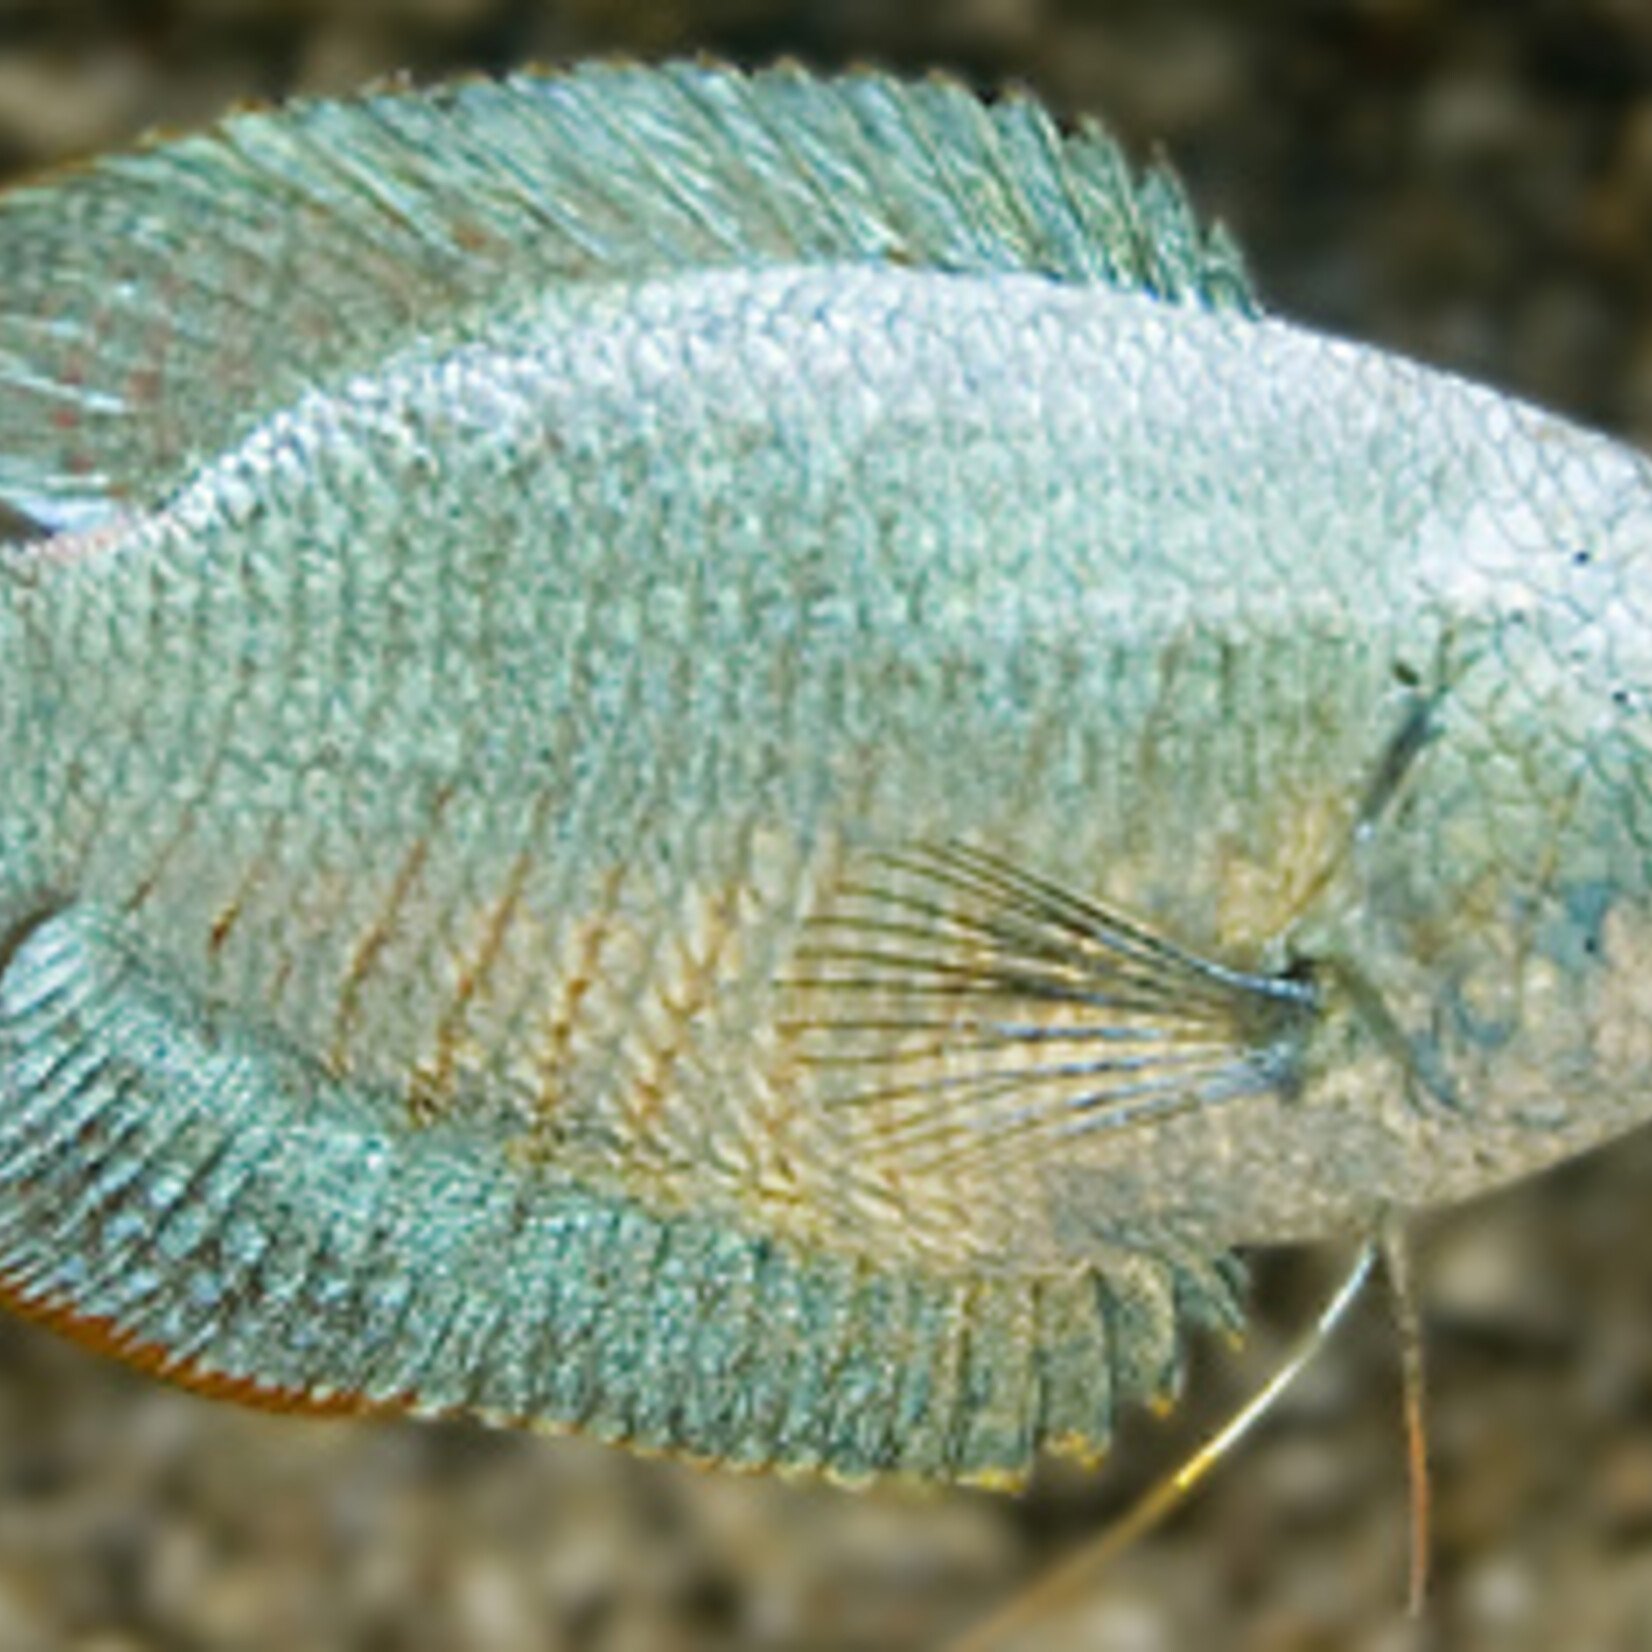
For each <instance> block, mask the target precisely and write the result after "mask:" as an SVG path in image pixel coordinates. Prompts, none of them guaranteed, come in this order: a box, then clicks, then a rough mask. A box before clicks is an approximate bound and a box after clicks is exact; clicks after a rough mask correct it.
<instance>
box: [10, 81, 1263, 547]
mask: <svg viewBox="0 0 1652 1652" xmlns="http://www.w3.org/2000/svg"><path fill="white" fill-rule="evenodd" d="M799 260H806V261H810V262H830V261H855V262H867V261H882V262H888V261H895V260H898V261H900V262H902V263H905V264H910V265H916V266H919V267H928V268H936V269H945V270H949V271H954V272H959V273H987V272H994V271H1007V270H1019V271H1025V272H1029V273H1036V274H1041V275H1044V276H1047V277H1049V278H1051V279H1055V280H1063V281H1078V282H1087V281H1098V280H1103V281H1107V282H1109V283H1111V284H1113V285H1116V286H1120V287H1127V288H1132V289H1138V290H1141V291H1145V292H1151V293H1153V294H1155V295H1157V296H1159V297H1161V298H1164V299H1166V300H1170V301H1174V302H1185V303H1197V304H1203V305H1208V306H1211V307H1219V308H1227V309H1237V310H1240V311H1245V312H1254V311H1255V309H1256V301H1255V298H1254V295H1253V294H1252V293H1251V291H1250V289H1249V287H1248V285H1247V284H1246V282H1245V278H1244V275H1243V271H1242V268H1241V267H1240V266H1239V264H1238V262H1237V259H1236V255H1235V254H1234V253H1233V251H1232V248H1231V246H1230V245H1229V244H1228V243H1227V242H1226V241H1225V240H1223V239H1221V238H1220V237H1218V236H1216V235H1215V234H1214V233H1212V232H1208V231H1206V230H1205V229H1204V228H1202V227H1201V226H1200V225H1199V224H1198V223H1197V222H1196V221H1195V220H1194V218H1193V216H1192V214H1191V212H1190V211H1189V210H1188V208H1187V205H1186V201H1185V198H1184V197H1183V196H1182V195H1181V192H1180V190H1179V189H1178V188H1177V187H1176V186H1175V185H1174V184H1173V183H1172V182H1170V181H1169V180H1168V177H1167V175H1165V174H1164V173H1163V171H1162V169H1154V170H1152V171H1150V172H1148V173H1147V174H1146V175H1145V176H1143V177H1142V178H1141V179H1139V180H1138V179H1137V178H1136V176H1135V175H1134V174H1133V173H1132V172H1131V170H1130V168H1129V167H1128V166H1127V165H1126V164H1125V162H1124V160H1123V158H1122V157H1121V156H1120V154H1119V152H1118V151H1117V149H1116V148H1115V147H1114V145H1113V144H1112V142H1111V141H1110V140H1109V139H1108V138H1106V137H1105V135H1103V134H1101V133H1100V131H1099V130H1098V129H1097V128H1094V127H1093V126H1090V127H1085V128H1084V129H1083V130H1082V131H1081V132H1080V133H1079V134H1077V135H1075V136H1073V137H1062V136H1061V135H1059V134H1058V133H1057V132H1056V131H1055V128H1054V126H1053V124H1052V123H1051V122H1050V120H1049V118H1048V116H1047V115H1045V114H1044V112H1043V111H1042V110H1040V109H1038V108H1037V106H1036V105H1034V104H1032V103H1031V102H1030V101H1029V100H1027V99H1025V98H1024V97H1019V96H1010V97H1006V98H1004V99H1002V100H1000V101H998V102H996V103H988V102H983V101H982V100H981V99H979V98H977V97H976V96H975V95H974V94H973V93H971V92H969V91H968V90H966V89H965V88H963V87H962V86H958V85H955V84H952V83H950V82H946V81H941V80H931V81H926V82H919V83H907V82H903V81H899V80H895V79H893V78H890V77H888V76H885V75H880V74H874V73H869V72H862V73H856V74H849V75H845V76H842V77H839V78H835V79H817V78H814V77H812V76H809V75H806V74H804V73H802V72H801V71H797V70H794V69H784V68H782V69H773V70H768V71H763V72H759V73H756V74H750V75H748V74H742V73H740V72H738V71H735V70H731V69H726V68H720V67H713V66H709V65H705V64H690V63H676V64H671V65H667V66H665V67H663V68H658V69H646V68H640V67H631V66H614V65H606V66H605V65H591V66H587V67H583V68H579V69H575V70H572V71H570V72H567V73H564V74H525V75H518V76H515V77H513V78H511V79H508V80H503V81H498V82H472V83H462V84H457V85H453V86H449V87H446V88H440V89H436V90H433V91H427V92H414V91H411V90H408V89H406V88H401V89H397V90H390V91H379V92H376V93H369V94H366V95H364V96H362V97H360V98H357V99H353V100H346V101H342V102H297V103H294V104H292V105H290V106H288V107H287V108H286V109H284V110H280V111H274V112H245V113H241V114H236V115H232V116H230V117H228V118H227V119H226V120H224V121H222V122H221V123H220V124H219V125H218V126H216V127H215V128H212V129H210V130H209V131H207V132H205V133H201V134H197V135H195V136H192V137H186V138H181V139H174V140H169V141H164V142H157V143H154V144H152V145H151V146H150V147H149V148H147V149H143V150H140V151H138V152H137V153H134V154H128V155H122V156H116V157H113V158H111V159H107V160H103V161H98V162H95V163H93V164H91V165H89V166H87V167H84V168H81V169H79V170H76V171H72V172H66V173H64V174H62V175H60V176H59V177H57V178H55V179H50V178H49V179H47V180H45V181H43V182H41V183H38V184H34V185H29V186H24V187H22V188H18V189H15V190H13V191H11V192H10V193H9V194H7V195H6V196H4V197H3V198H0V500H4V501H5V502H6V504H7V505H8V506H9V507H10V508H12V509H13V510H15V511H16V512H18V513H19V514H21V515H23V516H25V517H29V518H32V519H35V520H38V521H39V522H40V523H41V524H43V525H44V526H45V527H46V528H49V529H51V530H54V531H62V530H64V529H67V528H71V527H86V526H95V525H97V523H99V522H100V521H103V520H106V519H108V518H109V517H111V516H113V515H115V514H118V512H119V511H120V509H122V508H123V507H136V508H147V507H151V506H153V505H155V504H157V503H159V502H160V501H161V500H162V499H164V498H165V497H166V495H167V494H168V493H169V492H170V491H171V490H172V489H174V488H175V487H177V486H178V485H179V484H180V483H181V482H182V481H183V480H184V479H186V478H187V476H188V475H189V474H190V472H191V469H192V467H193V466H195V465H197V464H198V463H199V462H200V460H201V458H202V457H203V455H206V454H210V453H213V452H217V451H220V450H221V448H222V447H223V445H224V443H225V442H226V441H229V440H233V439H235V438H236V437H238V436H243V435H245V434H246V433H247V432H248V431H249V430H250V429H252V428H253V427H254V426H255V424H256V423H257V422H258V421H259V420H261V419H262V418H265V417H267V416H268V415H269V414H270V413H271V412H273V411H274V410H275V409H277V408H279V407H282V406H285V405H287V404H288V403H290V402H291V400H292V399H293V398H294V397H295V396H296V395H297V394H299V393H301V392H302V391H303V390H305V389H308V388H312V387H316V386H324V385H327V384H331V383H336V382H340V381H342V380H343V379H344V378H346V377H348V376H349V375H350V374H351V373H353V372H359V371H363V370H365V369H368V368H370V367H372V366H374V365H376V364H377V363H378V362H380V361H382V360H383V359H385V358H386V357H387V356H389V355H392V354H395V353H398V352H400V351H402V350H405V349H409V348H439V347H440V346H441V344H442V342H443V341H444V340H453V339H457V338H462V337H464V336H466V335H467V332H468V331H471V330H474V329H475V328H476V327H477V326H478V325H480V324H481V323H482V322H483V321H485V320H486V318H488V317H489V316H491V315H493V314H496V313H498V312H499V310H500V309H501V308H502V307H505V306H509V305H510V304H512V303H518V302H521V301H524V300H525V299H528V298H530V297H531V296H532V295H533V294H534V293H536V292H539V291H542V290H544V288H545V287H546V286H548V285H550V284H554V283H557V282H566V281H591V280H637V279H643V278H646V277H648V276H650V275H658V274H664V273H668V272H671V271H674V270H679V269H684V268H688V267H701V268H704V267H711V266H719V265H758V264H765V263H768V264H773V263H780V262H796V261H799Z"/></svg>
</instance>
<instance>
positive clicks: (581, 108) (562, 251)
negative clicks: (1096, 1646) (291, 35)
mask: <svg viewBox="0 0 1652 1652" xmlns="http://www.w3.org/2000/svg"><path fill="white" fill-rule="evenodd" d="M0 507H3V508H4V510H5V511H6V513H7V517H8V519H9V521H10V522H11V523H12V524H13V530H12V531H11V532H10V533H9V534H8V537H7V538H6V540H5V542H4V544H3V545H0V1298H3V1299H4V1301H5V1302H6V1303H7V1304H8V1305H9V1306H11V1307H12V1308H13V1309H15V1310H16V1311H18V1312H20V1313H22V1314H24V1315H27V1316H32V1317H34V1318H37V1319H42V1320H44V1321H46V1322H47V1323H50V1324H52V1325H54V1326H56V1327H58V1328H59V1329H61V1330H63V1331H64V1332H65V1333H66V1334H68V1335H70V1336H73V1337H76V1338H79V1339H80V1340H82V1341H84V1342H88V1343H90V1344H92V1345H94V1346H96V1347H99V1348H102V1349H104V1350H106V1351H108V1352H111V1353H113V1354H116V1355H118V1356H121V1357H123V1358H125V1359H128V1360H130V1361H132V1362H135V1363H137V1364H138V1365H140V1366H142V1367H144V1368H146V1369H148V1370H151V1371H153V1372H154V1373H155V1374H157V1375H158V1376H161V1377H164V1378H167V1379H170V1380H172V1381H175V1382H179V1383H183V1384H185V1385H187V1386H191V1387H194V1388H197V1389H200V1390H202V1391H205V1392H209V1393H215V1394H220V1395H223V1396H226V1397H230V1398H235V1399H239V1400H242V1401H244V1402H247V1403H251V1404H259V1405H266V1406H271V1407H275V1408H281V1409H289V1410H295V1411H314V1412H329V1411H336V1412H361V1411H390V1412H402V1413H412V1414H419V1415H463V1416H469V1417H474V1418H478V1419H481V1420H484V1421H488V1422H493V1423H499V1424H508V1425H516V1426H523V1427H529V1428H534V1429H541V1430H549V1431H563V1430H578V1431H581V1432H584V1433H588V1434H591V1435H594V1436H596V1437H598V1438H601V1439H604V1440H609V1441H614V1442H620V1443H624V1444H626V1445H628V1446H630V1447H632V1448H633V1449H636V1450H638V1451H643V1452H665V1453H671V1454H675V1455H678V1456H682V1457H686V1458H689V1459H691V1460H694V1461H698V1462H701V1463H707V1464H713V1463H714V1464H721V1465H726V1466H729V1467H733V1468H744V1469H775V1470H779V1471H782V1472H788V1473H790V1472H816V1473H822V1474H825V1475H828V1476H830V1477H832V1478H835V1479H838V1480H840V1481H844V1482H847V1483H851V1484H860V1483H864V1482H867V1481H871V1480H884V1479H887V1480H897V1481H906V1480H914V1481H946V1482H961V1483H969V1484H975V1485H981V1486H986V1487H991V1488H1012V1487H1015V1486H1019V1485H1020V1484H1022V1483H1023V1482H1024V1481H1025V1479H1026V1477H1027V1475H1028V1474H1029V1473H1030V1472H1031V1470H1032V1469H1033V1467H1034V1465H1035V1464H1036V1463H1037V1462H1038V1461H1039V1460H1040V1458H1042V1457H1044V1456H1047V1455H1065V1456H1068V1457H1072V1458H1075V1459H1078V1460H1080V1461H1083V1462H1093V1461H1095V1460H1096V1459H1098V1458H1100V1457H1101V1456H1102V1455H1103V1454H1104V1453H1105V1452H1106V1450H1107V1449H1108V1447H1109V1445H1110V1443H1111V1442H1112V1440H1113V1438H1114V1434H1115V1430H1116V1426H1117V1419H1118V1417H1119V1416H1120V1414H1121V1412H1123V1411H1124V1410H1126V1409H1127V1408H1129V1407H1131V1406H1138V1405H1160V1406H1162V1405H1168V1404H1170V1403H1171V1402H1173V1400H1174V1399H1175V1397H1176V1395H1177V1394H1178V1392H1179V1390H1180V1387H1181V1384H1182V1381H1183V1375H1184V1369H1185V1364H1186V1359H1187V1351H1188V1348H1189V1346H1190V1342H1191V1340H1192V1339H1193V1338H1194V1337H1196V1336H1198V1335H1200V1334H1204V1333H1209V1332H1212V1331H1214V1332H1218V1333H1220V1332H1228V1333H1237V1332H1238V1331H1239V1330H1240V1329H1241V1328H1242V1327H1243V1324H1244V1321H1245V1314H1246V1308H1245V1285H1246V1263H1245V1260H1244V1258H1245V1256H1246V1254H1248V1252H1249V1251H1250V1250H1251V1249H1252V1248H1253V1247H1259V1246H1268V1245H1273V1244H1280V1243H1288V1242H1296V1241H1307V1240H1326V1239H1342V1240H1355V1241H1361V1240H1366V1239H1369V1238H1370V1237H1371V1236H1373V1235H1376V1234H1378V1233H1381V1232H1383V1231H1385V1230H1387V1229H1388V1227H1389V1226H1390V1225H1391V1224H1395V1223H1401V1224H1403V1223H1404V1222H1405V1221H1406V1220H1408V1219H1409V1218H1410V1217H1411V1216H1412V1215H1414V1214H1415V1213H1418V1212H1423V1211H1428V1210H1433V1209H1436V1208H1440V1207H1445V1206H1449V1205H1452V1204H1455V1203H1458V1202H1460V1201H1463V1200H1465V1199H1468V1198H1471V1197H1473V1196H1474V1195H1476V1194H1478V1193H1480V1192H1482V1191H1484V1190H1487V1189H1491V1188H1494V1187H1497V1186H1500V1185H1504V1184H1507V1183H1510V1182H1514V1181H1517V1180H1519V1179H1521V1178H1523V1177H1526V1176H1529V1175H1531V1174H1534V1173H1536V1172H1537V1171H1539V1170H1541V1169H1543V1168H1545V1167H1547V1166H1549V1165H1552V1164H1555V1163H1557V1162H1559V1161H1561V1160H1563V1159H1566V1158H1568V1157H1570V1156H1572V1155H1574V1154H1577V1153H1579V1152H1581V1151H1583V1150H1584V1149H1586V1148H1589V1147H1591V1146H1593V1145H1595V1144H1597V1143H1600V1142H1604V1141H1607V1140H1609V1139H1611V1138H1612V1137H1614V1136H1616V1135H1618V1134H1620V1133H1622V1132H1625V1131H1627V1130H1629V1129H1631V1128H1633V1127H1634V1126H1635V1125H1637V1124H1639V1123H1641V1122H1643V1121H1644V1120H1645V1118H1646V1117H1647V1116H1648V1114H1649V1113H1652V1017H1649V1016H1648V1014H1647V1013H1646V1008H1645V991H1644V981H1645V980H1646V978H1647V974H1648V971H1649V969H1652V782H1649V776H1652V765H1649V763H1648V757H1649V745H1652V566H1649V560H1648V542H1649V540H1652V467H1649V464H1648V461H1647V459H1646V458H1645V457H1643V456H1642V455H1641V454H1639V453H1638V452H1636V451H1634V450H1632V449H1631V448H1629V447H1627V446H1624V445H1622V444H1620V443H1618V442H1616V441H1614V440H1612V439H1610V438H1608V437H1606V436H1603V435H1599V434H1595V433H1593V432H1590V431H1587V430H1584V429H1581V428H1579V427H1577V426H1575V425H1573V424H1571V423H1569V422H1567V421H1566V420H1564V419H1561V418H1558V417H1556V416H1553V415H1551V414H1548V413H1546V412H1543V411H1541V410H1539V409H1536V408H1534V407H1531V406H1529V405H1527V404H1525V403H1523V402H1521V401H1519V400H1516V399H1513V398H1510V397H1507V396H1504V395H1502V394H1499V393H1497V392H1496V391H1494V390H1491V389H1487V388H1482V387H1479V386H1476V385H1473V384H1470V383H1468V382H1465V381H1464V380H1462V379H1460V378H1457V377H1455V376H1452V375H1450V374H1448V373H1444V372H1441V371H1438V370H1433V369H1430V368H1428V367H1425V366H1422V365H1418V364H1415V363H1413V362H1410V361H1407V360H1404V359H1401V358H1399V357H1396V356H1393V355H1390V354H1386V353H1384V352H1382V351H1379V350H1376V349H1373V348H1369V347H1366V346H1363V345H1360V344H1357V343H1353V342H1349V341H1345V340H1341V339H1337V338H1332V337H1329V336H1325V335H1323V334H1320V333H1317V332H1315V331H1312V330H1310V329H1308V328H1305V327H1302V326H1300V325H1297V324H1294V323H1292V322H1290V321H1288V320H1285V319H1280V318H1277V317H1275V316H1274V315H1273V314H1272V313H1271V312H1270V311H1269V310H1268V309H1267V308H1266V306H1265V305H1264V303H1263V302H1262V299H1261V297H1260V296H1259V293H1258V291H1257V288H1256V286H1255V285H1254V283H1253V281H1252V278H1251V276H1250V274H1249V272H1248V270H1247V268H1246V265H1245V261H1244V259H1243V256H1242V254H1241V253H1240V251H1239V249H1238V248H1237V246H1236V245H1235V244H1234V242H1233V241H1232V239H1231V238H1230V237H1229V236H1228V235H1227V234H1226V232H1225V231H1223V230H1222V229H1221V228H1220V227H1219V226H1210V225H1206V224H1205V223H1204V222H1202V221H1201V220H1200V218H1199V217H1198V216H1197V214H1196V213H1195V212H1194V210H1193V208H1192V207H1191V206H1190V204H1189V202H1188V200H1187V198H1186V196H1185V193H1184V192H1183V190H1182V188H1181V186H1180V185H1179V183H1178V182H1177V180H1176V179H1175V177H1174V176H1173V175H1172V174H1171V173H1170V172H1169V171H1168V170H1167V169H1165V168H1164V167H1163V166H1150V167H1148V168H1147V169H1145V170H1139V169H1137V168H1135V167H1133V166H1132V165H1131V163H1130V162H1129V161H1128V160H1127V159H1126V157H1125V156H1124V154H1123V153H1122V151H1121V150H1120V149H1119V147H1118V146H1117V145H1116V144H1115V142H1114V141H1113V140H1112V139H1111V137H1110V136H1109V135H1108V134H1107V133H1106V132H1105V130H1104V129H1103V128H1101V127H1100V126H1098V125H1096V124H1094V123H1092V122H1087V121H1080V122H1078V123H1076V124H1075V125H1073V126H1070V127H1064V126H1062V125H1060V124H1058V123H1057V121H1056V120H1055V119H1054V118H1053V117H1052V116H1051V115H1050V114H1049V113H1048V112H1047V111H1046V110H1045V109H1044V108H1043V107H1042V106H1041V105H1040V104H1039V103H1038V102H1037V101H1035V100H1034V99H1033V98H1031V97H1030V96H1028V95H1026V94H1022V93H1015V92H1010V93H1005V94H1003V95H1000V96H997V97H982V96H980V95H978V94H977V93H976V92H974V91H973V90H971V89H968V88H966V87H964V86H962V85H960V84H957V83H955V82H952V81H949V80H947V79H945V78H940V77H932V78H929V79H922V80H908V79H900V78H896V77H892V76H890V75H887V74H884V73H881V72H876V71H870V70H867V71H857V72H854V73H849V74H843V75H836V76H820V75H815V74H812V73H809V72H806V71H804V70H802V69H800V68H797V67H793V66H789V65H780V66H777V67H774V68H772V69H765V70H757V71H747V70H737V69H732V68H728V67H725V66H720V65H717V64H714V63H707V62H676V63H668V64H663V65H658V66H639V65H631V64H601V65H581V66H576V67H573V68H570V69H565V70H556V71H523V72H520V73H518V74H515V75H511V76H508V77H505V78H500V79H479V80H467V81H459V82H454V83H451V84H447V85H442V86H437V87H432V88H425V89H413V88H409V87H386V88H379V89H376V90H371V91H368V92H365V93H363V94H360V95H358V96H355V97H351V98H344V99H338V100H315V101H298V102H294V103H291V104H289V105H287V106H285V107H282V108H278V109H264V110H257V109H255V110H246V111H241V112H238V113H235V114H232V115H230V116H228V117H226V118H224V119H223V120H221V121H220V122H219V123H218V124H216V125H215V126H212V127H210V128H208V129H206V130H204V131H201V132H198V133H195V134H192V135H184V136H167V137H157V138H155V139H152V140H150V141H148V142H147V143H145V144H144V145H142V146H140V147H138V148H137V149H135V150H134V151H132V152H129V153H126V154H121V155H115V156H110V157H105V158H101V159H97V160H93V161H90V162H87V163H85V164H83V165H80V166H77V167H74V168H71V169H67V170H64V171H62V172H60V173H57V174H52V175H48V176H46V177H44V178H42V179H41V180H38V181H36V182H34V183H30V184H25V185H22V186H19V187H17V188H14V189H12V190H10V191H9V192H7V193H6V194H4V195H3V196H0Z"/></svg>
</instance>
